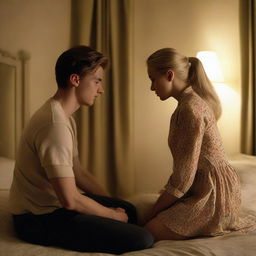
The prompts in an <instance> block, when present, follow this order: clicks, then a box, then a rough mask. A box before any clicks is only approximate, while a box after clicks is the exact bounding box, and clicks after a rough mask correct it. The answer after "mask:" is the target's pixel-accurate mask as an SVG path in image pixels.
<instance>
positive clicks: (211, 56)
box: [196, 51, 224, 83]
mask: <svg viewBox="0 0 256 256" xmlns="http://www.w3.org/2000/svg"><path fill="white" fill-rule="evenodd" d="M196 57H197V58H198V59H199V60H201V62H202V63H203V66H204V69H205V72H206V74H207V76H208V78H209V79H210V80H211V81H212V82H213V83H222V82H224V79H223V74H222V71H221V68H220V62H219V59H218V56H217V54H216V53H215V52H212V51H200V52H198V53H197V55H196Z"/></svg>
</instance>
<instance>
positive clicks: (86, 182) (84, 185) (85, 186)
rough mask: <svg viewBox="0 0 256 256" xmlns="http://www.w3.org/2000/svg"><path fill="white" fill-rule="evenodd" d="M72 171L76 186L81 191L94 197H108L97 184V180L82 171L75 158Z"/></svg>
mask: <svg viewBox="0 0 256 256" xmlns="http://www.w3.org/2000/svg"><path fill="white" fill-rule="evenodd" d="M73 170H74V174H75V181H76V185H77V187H79V188H80V189H81V190H83V191H84V192H90V193H92V194H96V195H102V196H110V194H109V193H108V192H107V191H106V190H105V189H104V188H103V187H102V186H100V185H99V184H98V182H97V180H96V179H95V177H94V176H93V175H92V174H91V173H89V172H87V171H85V170H83V169H82V167H81V164H80V161H79V158H78V157H75V158H74V160H73Z"/></svg>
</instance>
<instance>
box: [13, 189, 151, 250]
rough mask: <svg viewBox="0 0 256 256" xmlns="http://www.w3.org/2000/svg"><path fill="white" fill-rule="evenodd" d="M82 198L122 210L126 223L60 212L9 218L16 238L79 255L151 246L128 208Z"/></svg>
mask: <svg viewBox="0 0 256 256" xmlns="http://www.w3.org/2000/svg"><path fill="white" fill-rule="evenodd" d="M86 196H88V197H90V198H92V199H94V200H95V201H97V202H98V203H100V204H102V205H104V206H107V207H121V208H124V209H125V211H126V213H127V215H128V217H129V221H128V223H124V222H120V221H116V220H113V219H109V218H104V217H99V216H95V215H86V214H81V213H78V212H75V211H70V210H66V209H64V208H60V209H58V210H56V211H54V212H52V213H48V214H41V215H34V214H32V213H26V214H21V215H13V220H14V227H15V230H16V232H17V235H18V237H19V238H21V239H23V240H25V241H27V242H29V243H33V244H40V245H46V246H58V247H62V248H66V249H69V250H74V251H81V252H106V253H113V254H121V253H125V252H128V251H135V250H142V249H146V248H150V247H151V246H152V244H153V237H152V235H151V234H150V233H149V232H148V231H147V230H145V229H144V228H142V227H139V226H137V225H136V223H137V214H136V209H135V207H134V206H133V205H132V204H130V203H129V202H126V201H124V200H121V199H117V198H111V197H104V196H99V195H93V194H86Z"/></svg>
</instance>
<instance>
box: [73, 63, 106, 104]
mask: <svg viewBox="0 0 256 256" xmlns="http://www.w3.org/2000/svg"><path fill="white" fill-rule="evenodd" d="M103 74H104V70H103V68H102V67H101V66H100V67H98V68H97V69H96V70H95V71H93V72H90V73H88V74H86V75H85V76H84V77H83V78H81V79H80V80H79V85H78V87H77V88H76V95H77V100H78V103H79V105H86V106H92V105H93V104H94V101H95V99H96V98H97V97H98V96H99V95H100V94H102V93H103V92H104V90H103V85H102V80H103Z"/></svg>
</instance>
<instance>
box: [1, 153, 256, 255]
mask: <svg viewBox="0 0 256 256" xmlns="http://www.w3.org/2000/svg"><path fill="white" fill-rule="evenodd" d="M231 164H232V165H233V166H234V168H235V169H236V170H237V171H238V173H239V175H240V177H241V181H242V198H243V203H242V211H243V213H244V214H251V215H254V216H256V157H253V156H246V155H238V156H235V157H233V158H232V159H231ZM0 173H1V174H2V173H3V171H2V167H1V162H0ZM9 176H10V175H9ZM8 194H9V191H8V189H2V190H0V256H80V255H83V256H106V255H111V254H106V253H81V252H75V251H68V250H65V249H61V248H55V247H46V246H39V245H33V244H28V243H26V242H23V241H21V240H19V239H18V238H17V237H16V235H15V232H14V230H13V226H12V219H11V216H10V214H9V213H8V211H7V208H6V207H7V201H8ZM156 197H157V195H156V194H141V195H136V196H134V197H132V198H130V201H132V202H133V203H134V204H135V206H136V207H137V209H138V212H139V214H140V216H141V215H142V212H143V211H144V210H145V209H146V208H147V207H148V206H149V205H150V204H152V203H153V202H154V200H155V199H156ZM123 255H127V256H128V255H129V256H255V255H256V232H251V233H247V234H244V233H240V232H233V233H230V234H226V235H223V236H218V237H211V238H197V239H190V240H186V241H160V242H157V243H155V244H154V245H153V248H150V249H146V250H141V251H134V252H129V253H125V254H123Z"/></svg>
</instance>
